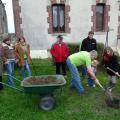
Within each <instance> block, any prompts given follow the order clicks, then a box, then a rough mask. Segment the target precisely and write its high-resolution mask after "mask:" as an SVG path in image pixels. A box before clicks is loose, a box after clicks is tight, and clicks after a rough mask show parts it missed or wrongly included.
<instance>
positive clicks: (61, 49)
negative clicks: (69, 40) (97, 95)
mask: <svg viewBox="0 0 120 120" xmlns="http://www.w3.org/2000/svg"><path fill="white" fill-rule="evenodd" d="M50 52H51V54H52V56H53V58H54V60H55V62H65V61H66V59H67V57H68V55H69V48H68V46H67V45H66V44H65V43H64V42H62V43H58V42H57V43H55V44H54V45H53V46H52V48H51V50H50Z"/></svg>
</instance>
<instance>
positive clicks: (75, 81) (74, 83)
mask: <svg viewBox="0 0 120 120" xmlns="http://www.w3.org/2000/svg"><path fill="white" fill-rule="evenodd" d="M66 63H67V66H68V68H69V70H70V72H71V75H72V79H71V85H70V86H71V88H76V89H77V91H78V93H81V92H83V91H84V88H83V87H82V85H81V81H80V76H79V72H78V69H77V67H76V66H75V65H73V64H72V63H71V61H70V59H69V58H68V59H67V61H66Z"/></svg>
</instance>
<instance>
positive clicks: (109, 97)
mask: <svg viewBox="0 0 120 120" xmlns="http://www.w3.org/2000/svg"><path fill="white" fill-rule="evenodd" d="M105 102H106V104H107V106H109V107H112V108H120V98H118V97H116V96H114V95H113V93H112V91H109V90H107V91H106V92H105Z"/></svg>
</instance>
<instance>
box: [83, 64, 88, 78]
mask: <svg viewBox="0 0 120 120" xmlns="http://www.w3.org/2000/svg"><path fill="white" fill-rule="evenodd" d="M86 75H87V68H86V67H85V66H82V77H83V78H85V77H86Z"/></svg>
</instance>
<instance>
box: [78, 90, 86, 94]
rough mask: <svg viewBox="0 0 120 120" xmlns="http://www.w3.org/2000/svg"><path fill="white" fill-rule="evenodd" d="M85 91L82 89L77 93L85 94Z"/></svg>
mask: <svg viewBox="0 0 120 120" xmlns="http://www.w3.org/2000/svg"><path fill="white" fill-rule="evenodd" d="M85 93H86V92H85V91H84V90H83V91H81V92H78V95H81V94H85Z"/></svg>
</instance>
